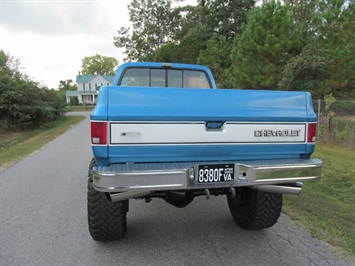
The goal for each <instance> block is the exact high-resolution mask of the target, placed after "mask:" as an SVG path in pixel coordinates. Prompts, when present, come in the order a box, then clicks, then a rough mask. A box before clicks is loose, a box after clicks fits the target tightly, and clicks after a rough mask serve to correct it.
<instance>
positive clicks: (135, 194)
mask: <svg viewBox="0 0 355 266" xmlns="http://www.w3.org/2000/svg"><path fill="white" fill-rule="evenodd" d="M150 192H151V191H150V190H145V191H126V192H117V193H108V195H109V200H110V201H111V202H117V201H122V200H128V199H134V198H140V197H144V196H147V195H149V194H150Z"/></svg>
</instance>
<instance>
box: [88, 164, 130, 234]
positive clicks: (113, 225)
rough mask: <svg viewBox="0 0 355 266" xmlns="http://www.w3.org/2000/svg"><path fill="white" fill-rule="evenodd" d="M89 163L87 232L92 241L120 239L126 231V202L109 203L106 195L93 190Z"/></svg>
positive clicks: (91, 165) (92, 165)
mask: <svg viewBox="0 0 355 266" xmlns="http://www.w3.org/2000/svg"><path fill="white" fill-rule="evenodd" d="M95 165H96V163H95V160H93V161H91V163H90V167H89V179H88V193H87V208H88V224H89V231H90V234H91V236H92V238H93V239H94V240H101V241H104V240H118V239H122V238H123V237H124V235H125V234H126V231H127V211H128V200H124V201H118V202H111V201H110V200H109V199H108V197H107V195H106V193H103V192H99V191H97V190H95V189H94V188H93V184H92V167H94V166H95Z"/></svg>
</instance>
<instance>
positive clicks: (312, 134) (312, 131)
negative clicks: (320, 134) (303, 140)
mask: <svg viewBox="0 0 355 266" xmlns="http://www.w3.org/2000/svg"><path fill="white" fill-rule="evenodd" d="M307 132H308V133H307V142H315V141H316V137H317V123H310V124H308V130H307Z"/></svg>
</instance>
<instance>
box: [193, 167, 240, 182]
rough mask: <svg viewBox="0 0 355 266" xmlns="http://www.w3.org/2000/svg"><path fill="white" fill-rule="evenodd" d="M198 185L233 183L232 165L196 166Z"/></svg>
mask: <svg viewBox="0 0 355 266" xmlns="http://www.w3.org/2000/svg"><path fill="white" fill-rule="evenodd" d="M197 173H198V183H217V182H228V181H234V164H206V165H199V166H198V172H197Z"/></svg>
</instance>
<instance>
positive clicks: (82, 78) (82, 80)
mask: <svg viewBox="0 0 355 266" xmlns="http://www.w3.org/2000/svg"><path fill="white" fill-rule="evenodd" d="M95 77H103V78H104V79H106V80H107V81H108V82H110V83H113V80H114V79H115V76H114V75H104V76H101V75H97V76H96V75H78V76H76V83H88V82H89V81H90V80H92V79H94V78H95Z"/></svg>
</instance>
